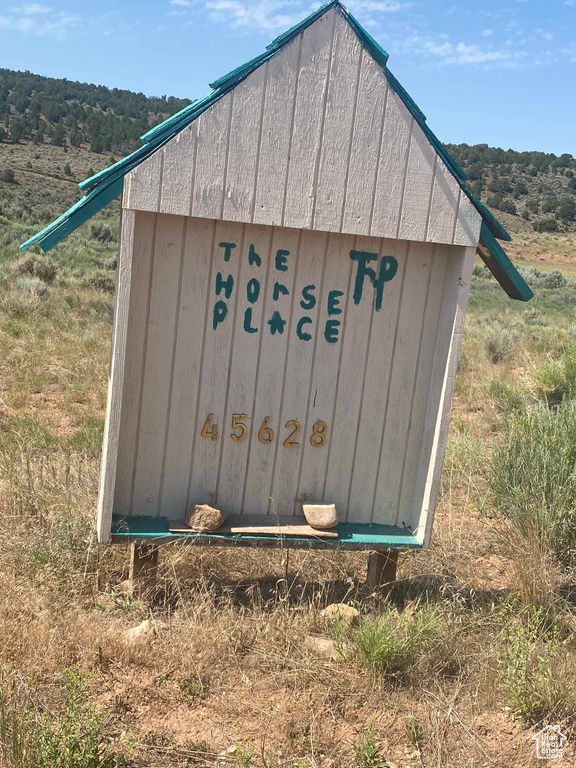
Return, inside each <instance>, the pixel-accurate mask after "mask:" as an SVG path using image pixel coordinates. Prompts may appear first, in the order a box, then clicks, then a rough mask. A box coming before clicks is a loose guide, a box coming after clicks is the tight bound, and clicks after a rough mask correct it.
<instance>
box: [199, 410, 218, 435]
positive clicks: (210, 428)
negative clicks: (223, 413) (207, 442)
mask: <svg viewBox="0 0 576 768" xmlns="http://www.w3.org/2000/svg"><path fill="white" fill-rule="evenodd" d="M213 418H214V414H213V413H209V414H208V418H207V419H206V421H205V423H204V426H203V427H202V432H200V434H201V435H202V437H211V438H212V440H218V427H217V426H216V424H212V419H213Z"/></svg>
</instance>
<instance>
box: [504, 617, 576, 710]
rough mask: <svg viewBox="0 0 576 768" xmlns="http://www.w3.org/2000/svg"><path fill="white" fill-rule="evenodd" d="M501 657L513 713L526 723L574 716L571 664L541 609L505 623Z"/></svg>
mask: <svg viewBox="0 0 576 768" xmlns="http://www.w3.org/2000/svg"><path fill="white" fill-rule="evenodd" d="M507 627H508V629H507V632H506V634H505V638H504V653H503V656H502V658H501V660H500V664H501V666H502V669H503V673H504V675H503V680H502V682H503V685H504V688H505V690H506V692H507V696H508V702H509V704H510V706H511V707H512V709H513V710H514V712H515V713H516V714H517V715H519V716H520V717H521V718H522V719H523V720H524V721H525V722H526V723H527V724H529V725H537V724H539V723H540V722H542V721H543V722H556V721H557V720H562V719H564V718H565V717H568V718H569V719H570V718H571V719H573V718H574V711H575V706H576V695H575V689H574V666H573V664H572V663H571V662H570V658H569V656H567V654H566V649H565V648H564V647H563V645H562V642H561V638H560V633H559V631H558V629H557V627H555V626H552V627H550V626H549V621H548V617H547V615H546V613H545V611H544V609H543V608H539V609H537V610H536V611H534V612H533V613H532V614H531V615H529V617H528V619H527V621H525V622H524V623H522V622H518V623H516V624H510V623H509V624H508V625H507Z"/></svg>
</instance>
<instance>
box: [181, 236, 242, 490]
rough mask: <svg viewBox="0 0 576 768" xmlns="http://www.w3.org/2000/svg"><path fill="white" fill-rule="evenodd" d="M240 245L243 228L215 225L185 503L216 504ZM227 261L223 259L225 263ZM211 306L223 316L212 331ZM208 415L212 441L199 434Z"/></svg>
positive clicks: (225, 430) (226, 433)
mask: <svg viewBox="0 0 576 768" xmlns="http://www.w3.org/2000/svg"><path fill="white" fill-rule="evenodd" d="M220 243H230V244H232V243H233V244H234V245H235V247H234V248H225V247H223V246H221V245H220ZM243 243H244V225H243V224H235V223H233V222H225V221H222V222H218V223H217V224H216V237H215V239H214V252H213V254H212V278H211V280H212V284H211V285H209V286H208V296H209V300H208V310H207V315H206V319H205V340H204V354H203V359H202V373H201V380H200V390H199V394H198V406H197V410H196V416H195V421H196V427H195V429H194V443H193V453H192V467H191V472H190V481H189V487H188V502H187V505H188V504H204V503H209V504H217V503H218V499H217V484H218V468H219V465H220V455H221V451H222V441H223V440H229V439H230V435H229V429H228V424H226V423H225V421H224V417H225V408H226V394H227V392H228V382H229V376H230V354H231V347H232V339H233V337H234V327H235V319H236V313H235V308H236V302H237V300H238V295H239V291H240V290H241V288H240V286H241V282H240V276H241V254H242V249H243ZM227 259H228V260H227ZM218 275H220V276H221V280H222V281H227V284H230V283H229V282H228V281H230V278H232V282H233V287H232V291H231V292H230V291H228V295H227V294H226V291H227V290H228V289H227V288H224V286H223V282H222V283H221V285H220V288H221V290H220V291H219V293H217V287H216V286H217V284H218V282H220V279H219V278H218ZM217 301H221V302H223V303H224V304H225V306H226V308H227V314H226V316H225V318H224V320H223V321H222V322H219V323H218V322H217V323H216V328H214V319H215V315H214V310H215V305H216V302H217ZM209 414H213V417H212V426H214V425H216V427H217V430H218V439H217V440H213V439H212V438H210V437H202V436H201V431H202V428H203V426H204V424H205V423H206V420H207V418H208V416H209Z"/></svg>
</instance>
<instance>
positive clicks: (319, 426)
mask: <svg viewBox="0 0 576 768" xmlns="http://www.w3.org/2000/svg"><path fill="white" fill-rule="evenodd" d="M327 429H328V427H327V425H326V422H325V421H317V422H316V423H315V424H314V426H313V427H312V434H311V435H310V445H312V446H313V447H314V448H321V447H322V446H323V445H324V443H325V442H326V431H327Z"/></svg>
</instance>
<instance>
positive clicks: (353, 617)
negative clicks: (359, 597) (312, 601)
mask: <svg viewBox="0 0 576 768" xmlns="http://www.w3.org/2000/svg"><path fill="white" fill-rule="evenodd" d="M320 615H321V616H322V618H324V619H327V620H328V621H330V620H333V619H336V620H339V619H342V620H343V621H345V622H346V624H348V626H352V625H353V624H357V623H358V617H359V616H360V611H359V610H358V609H357V608H354V606H352V605H347V604H346V603H332V605H328V606H326V608H323V609H322V610H321V611H320Z"/></svg>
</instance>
